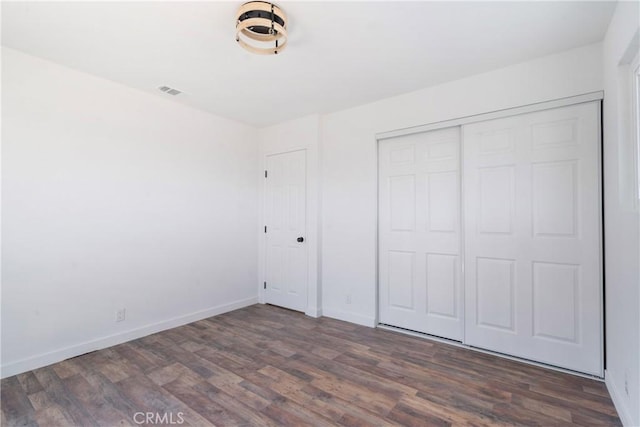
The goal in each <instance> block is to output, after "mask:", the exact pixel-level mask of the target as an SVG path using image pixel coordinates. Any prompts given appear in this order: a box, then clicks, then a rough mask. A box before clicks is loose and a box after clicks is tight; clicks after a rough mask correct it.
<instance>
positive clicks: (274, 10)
mask: <svg viewBox="0 0 640 427" xmlns="http://www.w3.org/2000/svg"><path fill="white" fill-rule="evenodd" d="M236 41H237V42H238V44H239V45H240V46H242V47H243V48H244V49H246V50H248V51H249V52H252V53H258V54H261V55H272V54H274V55H277V54H278V53H280V52H281V51H282V50H283V49H284V47H285V46H286V44H287V17H286V15H285V14H284V12H283V11H282V9H280V8H279V7H278V6H276V5H275V4H273V3H269V2H266V1H250V2H248V3H245V4H243V5H242V6H240V9H238V13H237V14H236Z"/></svg>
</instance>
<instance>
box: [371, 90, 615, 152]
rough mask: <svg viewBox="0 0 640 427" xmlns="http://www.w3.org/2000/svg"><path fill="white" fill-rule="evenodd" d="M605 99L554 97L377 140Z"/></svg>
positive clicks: (383, 134)
mask: <svg viewBox="0 0 640 427" xmlns="http://www.w3.org/2000/svg"><path fill="white" fill-rule="evenodd" d="M602 99H604V92H603V91H597V92H590V93H585V94H584V95H577V96H570V97H567V98H559V99H554V100H552V101H546V102H537V103H535V104H529V105H523V106H521V107H514V108H507V109H504V110H497V111H491V112H488V113H482V114H476V115H473V116H466V117H459V118H457V119H451V120H444V121H441V122H434V123H428V124H425V125H420V126H412V127H408V128H403V129H396V130H392V131H387V132H380V133H377V134H376V140H378V141H382V140H385V139H389V138H395V137H398V136H405V135H411V134H414V133H421V132H428V131H431V130H436V129H442V128H447V127H453V126H462V125H466V124H469V123H475V122H481V121H487V120H493V119H501V118H503V117H509V116H517V115H519V114H526V113H533V112H536V111H542V110H550V109H552V108H560V107H567V106H569V105H575V104H582V103H585V102H592V101H601V100H602Z"/></svg>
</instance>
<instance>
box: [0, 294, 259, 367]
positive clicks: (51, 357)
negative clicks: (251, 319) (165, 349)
mask: <svg viewBox="0 0 640 427" xmlns="http://www.w3.org/2000/svg"><path fill="white" fill-rule="evenodd" d="M257 302H258V298H257V297H253V298H247V299H244V300H239V301H234V302H231V303H228V304H222V305H219V306H216V307H211V308H207V309H205V310H199V311H196V312H193V313H189V314H185V315H182V316H178V317H174V318H171V319H168V320H163V321H161V322H157V323H152V324H150V325H146V326H142V327H140V328H136V329H131V330H129V331H125V332H121V333H118V334H113V335H108V336H106V337H102V338H98V339H95V340H91V341H86V342H82V343H79V344H75V345H72V346H69V347H65V348H61V349H58V350H54V351H50V352H47V353H43V354H40V355H37V356H33V357H29V358H26V359H22V360H18V361H16V362H10V363H7V364H5V365H2V367H0V371H1V375H0V377H1V378H6V377H10V376H13V375H17V374H20V373H22V372H27V371H30V370H32V369H37V368H42V367H43V366H47V365H51V364H52V363H57V362H61V361H63V360H65V359H69V358H71V357H75V356H79V355H81V354H86V353H89V352H91V351H95V350H101V349H103V348H107V347H111V346H114V345H117V344H122V343H124V342H127V341H131V340H135V339H138V338H142V337H145V336H147V335H151V334H155V333H156V332H160V331H165V330H167V329H171V328H176V327H178V326H182V325H186V324H187V323H191V322H196V321H198V320H202V319H206V318H208V317H211V316H217V315H219V314H223V313H227V312H229V311H233V310H237V309H239V308H243V307H248V306H250V305H253V304H256V303H257Z"/></svg>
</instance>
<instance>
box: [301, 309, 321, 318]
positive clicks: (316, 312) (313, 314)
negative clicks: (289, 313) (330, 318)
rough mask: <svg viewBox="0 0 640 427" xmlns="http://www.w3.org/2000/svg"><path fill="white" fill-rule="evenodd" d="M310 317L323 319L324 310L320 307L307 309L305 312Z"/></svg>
mask: <svg viewBox="0 0 640 427" xmlns="http://www.w3.org/2000/svg"><path fill="white" fill-rule="evenodd" d="M304 314H306V315H307V316H310V317H322V309H321V308H318V307H307V311H305V312H304Z"/></svg>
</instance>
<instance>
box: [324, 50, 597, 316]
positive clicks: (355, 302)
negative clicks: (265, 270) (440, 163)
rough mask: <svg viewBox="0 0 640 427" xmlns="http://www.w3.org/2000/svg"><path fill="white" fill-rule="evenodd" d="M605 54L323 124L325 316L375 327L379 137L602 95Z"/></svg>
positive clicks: (483, 78) (474, 81)
mask: <svg viewBox="0 0 640 427" xmlns="http://www.w3.org/2000/svg"><path fill="white" fill-rule="evenodd" d="M601 50H602V46H601V45H600V44H595V45H591V46H586V47H582V48H579V49H574V50H571V51H567V52H564V53H561V54H557V55H552V56H548V57H544V58H541V59H536V60H533V61H530V62H525V63H522V64H517V65H513V66H510V67H507V68H503V69H500V70H496V71H492V72H489V73H485V74H480V75H476V76H472V77H469V78H465V79H462V80H457V81H454V82H450V83H446V84H443V85H439V86H435V87H431V88H427V89H424V90H420V91H417V92H412V93H409V94H405V95H402V96H398V97H394V98H389V99H386V100H383V101H379V102H375V103H372V104H367V105H364V106H360V107H357V108H353V109H349V110H345V111H340V112H336V113H332V114H327V115H326V116H323V117H322V140H321V155H320V157H321V159H322V160H321V174H322V197H321V200H322V207H323V208H322V209H323V210H322V218H321V222H322V228H323V232H322V253H321V257H322V266H323V267H322V291H323V293H322V299H323V313H324V314H325V315H327V316H331V317H336V318H339V319H343V320H347V321H352V322H356V323H360V324H364V325H369V326H373V325H374V324H375V321H376V270H377V269H376V228H377V225H376V224H377V223H376V221H377V219H376V215H377V213H376V212H377V205H376V203H377V198H376V197H377V195H376V192H377V189H376V176H377V152H376V140H375V135H376V133H379V132H384V131H390V130H394V129H399V128H405V127H410V126H417V125H422V124H428V123H433V122H438V121H443V120H449V119H454V118H460V117H464V116H469V115H475V114H481V113H486V112H490V111H495V110H501V109H505V108H511V107H516V106H521V105H525V104H532V103H536V102H543V101H548V100H552V99H557V98H563V97H568V96H574V95H579V94H584V93H588V92H594V91H598V90H602V74H601V73H602V62H601V60H602V56H601ZM348 295H351V299H350V300H351V303H350V304H349V303H347V300H348V298H347V296H348Z"/></svg>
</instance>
